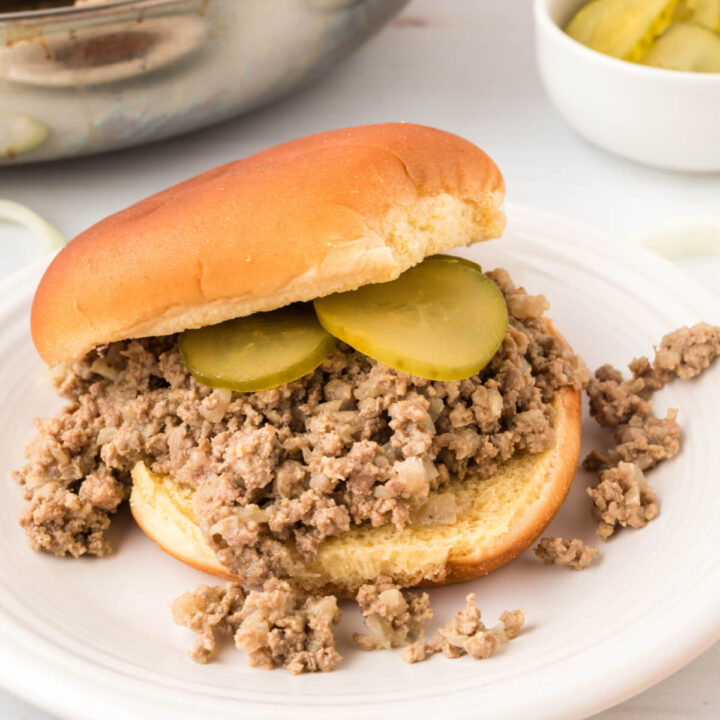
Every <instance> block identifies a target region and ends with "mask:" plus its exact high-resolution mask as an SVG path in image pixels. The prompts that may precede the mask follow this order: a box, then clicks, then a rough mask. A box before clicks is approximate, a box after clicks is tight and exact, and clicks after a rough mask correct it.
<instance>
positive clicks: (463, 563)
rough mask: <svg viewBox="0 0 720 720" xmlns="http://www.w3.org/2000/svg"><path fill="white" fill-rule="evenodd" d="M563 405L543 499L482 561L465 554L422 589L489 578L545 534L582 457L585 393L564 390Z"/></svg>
mask: <svg viewBox="0 0 720 720" xmlns="http://www.w3.org/2000/svg"><path fill="white" fill-rule="evenodd" d="M560 404H561V407H562V410H561V412H562V415H563V422H564V423H565V430H564V431H563V432H560V433H557V436H558V444H557V446H556V447H555V448H554V449H553V451H552V455H553V459H554V462H553V463H552V466H551V467H552V471H551V472H548V473H547V475H546V484H545V492H544V494H543V497H542V500H541V501H539V502H537V503H535V504H533V505H531V506H530V507H529V508H527V511H526V513H525V514H524V515H523V518H522V520H521V521H518V522H517V523H516V524H514V525H513V527H512V530H511V531H510V532H509V533H508V534H507V535H505V536H503V537H502V538H501V539H500V542H498V543H497V544H496V546H495V547H493V548H492V550H488V549H485V550H484V552H483V554H482V555H483V556H482V558H478V557H473V556H472V555H466V556H465V557H461V558H456V559H450V560H449V562H448V564H447V566H446V575H445V576H444V577H443V579H442V581H440V582H433V581H423V582H421V583H420V587H437V586H438V585H449V584H451V583H458V582H466V581H468V580H474V579H475V578H479V577H482V576H483V575H487V574H488V573H491V572H492V571H493V570H497V569H498V568H499V567H502V566H503V565H505V564H506V563H508V562H510V561H511V560H513V559H515V558H516V557H517V556H518V555H520V553H522V552H524V551H525V550H527V549H528V548H529V547H530V545H532V544H533V543H534V542H535V540H537V539H538V538H539V537H540V535H542V533H543V532H544V531H545V528H546V527H547V526H548V525H549V524H550V522H551V521H552V519H553V518H554V517H555V515H556V514H557V512H558V510H560V507H561V506H562V504H563V503H564V502H565V498H566V497H567V494H568V493H569V492H570V488H571V487H572V482H573V479H574V478H575V470H576V469H577V463H578V459H579V457H580V437H581V424H582V393H581V392H580V391H579V390H572V389H570V388H564V389H563V390H561V391H560Z"/></svg>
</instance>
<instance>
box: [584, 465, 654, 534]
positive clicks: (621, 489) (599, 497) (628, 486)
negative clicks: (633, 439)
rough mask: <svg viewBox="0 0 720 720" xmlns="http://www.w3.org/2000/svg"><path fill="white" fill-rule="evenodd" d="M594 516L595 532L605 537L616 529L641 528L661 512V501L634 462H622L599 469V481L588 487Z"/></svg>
mask: <svg viewBox="0 0 720 720" xmlns="http://www.w3.org/2000/svg"><path fill="white" fill-rule="evenodd" d="M588 494H589V495H590V498H591V499H592V501H593V511H594V514H595V517H597V519H598V520H599V521H600V522H599V525H598V535H599V536H600V537H601V538H602V539H603V540H607V538H609V537H610V536H611V535H612V534H613V533H614V532H615V528H616V527H617V526H618V525H620V526H621V527H632V528H642V527H645V526H646V525H647V524H648V523H649V522H650V520H653V519H654V518H656V517H657V515H658V513H659V512H660V503H659V501H658V499H657V496H656V495H655V493H654V492H653V491H652V490H651V488H650V486H649V485H648V484H647V481H646V480H645V475H643V471H642V470H641V469H640V468H639V467H638V466H637V465H635V464H634V463H627V462H621V463H618V465H617V466H616V467H611V468H608V469H607V470H602V471H601V472H600V482H599V483H598V485H596V486H595V487H594V488H589V489H588Z"/></svg>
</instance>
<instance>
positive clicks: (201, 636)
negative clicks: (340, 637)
mask: <svg viewBox="0 0 720 720" xmlns="http://www.w3.org/2000/svg"><path fill="white" fill-rule="evenodd" d="M172 610H173V617H174V618H175V622H176V623H177V624H178V625H183V626H185V627H188V628H190V629H191V630H193V631H194V632H196V633H198V637H197V639H196V641H195V645H194V647H193V649H192V650H191V651H190V653H189V655H190V657H191V658H192V659H193V660H197V661H198V662H203V663H204V662H208V660H210V659H211V658H212V655H213V653H214V652H215V648H216V635H217V634H218V633H220V634H224V635H233V636H234V639H235V645H236V646H237V647H238V648H239V649H240V650H244V651H245V652H246V653H247V655H248V658H249V664H250V665H251V666H252V667H261V668H265V669H268V670H272V669H273V668H277V667H285V668H287V669H288V670H289V671H290V672H291V673H292V674H293V675H297V674H299V673H303V672H318V671H320V672H328V671H330V670H333V669H334V668H335V666H336V665H337V664H338V662H340V660H341V657H340V655H339V654H338V652H337V650H336V649H335V637H334V635H333V630H334V629H335V626H336V625H337V624H338V622H339V621H340V616H341V615H340V610H339V609H338V606H337V599H336V598H335V596H333V595H327V596H325V597H319V596H318V597H315V596H311V597H305V596H303V595H301V594H300V593H298V592H297V591H295V590H294V589H293V588H291V587H290V585H289V584H288V583H287V582H285V581H283V580H277V579H271V580H268V581H267V582H266V583H265V586H264V587H263V589H262V590H253V591H251V592H250V593H248V595H247V596H245V594H244V592H243V590H242V588H241V587H240V586H239V585H237V584H233V583H231V584H229V585H227V586H226V587H225V588H221V587H218V586H215V587H208V586H207V585H201V586H199V587H198V588H197V589H196V590H195V591H194V592H191V593H185V594H184V595H181V596H180V597H179V598H177V599H176V600H175V601H174V602H173V605H172Z"/></svg>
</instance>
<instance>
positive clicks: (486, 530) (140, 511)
mask: <svg viewBox="0 0 720 720" xmlns="http://www.w3.org/2000/svg"><path fill="white" fill-rule="evenodd" d="M553 406H554V411H555V421H554V424H553V429H554V431H555V436H556V443H555V446H554V447H553V448H552V449H550V450H546V451H545V452H542V453H538V454H535V455H528V454H521V455H517V456H515V457H513V458H511V459H510V460H508V461H507V462H506V463H504V464H503V465H502V466H501V467H500V469H499V470H498V472H497V473H495V475H493V476H492V477H490V478H487V479H484V480H479V479H472V478H466V479H465V480H462V481H460V480H453V481H451V482H450V484H449V485H448V486H447V487H445V488H443V492H453V493H455V495H456V496H457V499H458V504H459V506H460V507H463V508H465V509H464V510H463V511H461V512H460V513H459V514H458V516H457V519H456V521H455V523H453V524H452V525H434V526H427V525H424V526H418V525H408V526H406V527H404V528H402V529H401V530H398V529H397V528H395V527H394V526H392V525H385V526H383V527H378V528H373V527H366V526H360V527H356V528H353V529H352V530H350V531H349V532H346V533H343V534H342V535H337V536H334V537H330V538H328V539H327V540H325V541H324V542H323V543H322V544H321V545H320V548H319V551H318V556H317V560H316V562H315V563H313V564H312V565H309V566H305V567H304V568H303V570H302V571H301V572H300V573H299V575H298V576H296V578H295V580H296V582H297V584H298V586H299V587H301V588H302V589H304V590H305V591H307V592H332V593H334V594H337V595H340V596H351V595H353V594H354V593H355V592H356V591H357V588H358V587H359V586H360V585H362V584H363V583H365V582H371V581H373V580H375V579H376V578H377V577H378V576H379V575H390V576H391V577H392V578H393V579H394V580H395V582H397V583H398V584H400V585H402V586H404V587H412V586H422V587H430V586H437V585H447V584H449V583H455V582H463V581H465V580H472V579H474V578H477V577H480V576H481V575H486V574H487V573H489V572H492V571H493V570H496V569H497V568H499V567H500V566H501V565H504V564H505V563H506V562H509V561H510V560H512V559H513V558H514V557H516V556H517V555H519V554H520V553H521V552H523V550H525V549H526V548H527V547H528V546H529V545H531V544H532V543H533V542H534V541H535V540H536V539H537V538H538V537H539V536H540V534H541V533H542V532H543V530H544V529H545V528H546V527H547V525H548V524H549V523H550V521H551V520H552V518H553V516H554V515H555V513H556V512H557V511H558V510H559V509H560V506H561V505H562V503H563V501H564V500H565V497H566V495H567V493H568V491H569V489H570V486H571V484H572V480H573V477H574V475H575V468H576V466H577V461H578V457H579V454H580V425H581V420H580V415H581V396H580V392H579V391H577V390H573V389H571V388H563V389H562V390H560V391H559V392H558V394H557V395H556V397H555V400H554V403H553ZM132 477H133V490H132V495H131V497H130V506H131V508H132V513H133V515H134V517H135V519H136V520H137V522H138V524H139V525H140V527H141V528H142V529H143V530H144V532H145V533H146V534H147V535H148V536H149V537H150V538H151V539H152V540H154V541H155V542H156V543H157V544H158V545H159V546H160V547H161V548H162V549H163V550H165V551H166V552H168V553H170V555H173V556H174V557H175V558H177V559H178V560H182V562H184V563H187V564H188V565H191V566H192V567H194V568H196V569H198V570H202V571H203V572H206V573H209V574H211V575H216V576H218V577H223V578H228V579H238V578H236V577H235V576H233V575H232V574H230V573H229V572H228V571H227V570H226V569H225V568H224V567H223V566H222V565H221V564H220V562H219V561H218V559H217V557H216V556H215V553H214V552H213V551H212V549H211V548H210V546H209V545H208V543H207V541H206V540H205V538H204V536H203V535H202V533H201V531H200V528H199V527H198V525H197V524H196V522H195V515H194V502H193V492H194V491H193V490H189V489H187V488H183V487H181V486H179V485H177V484H176V483H175V482H173V480H172V478H169V477H165V476H161V475H155V474H153V473H151V472H150V471H149V470H148V468H147V467H146V466H145V465H144V464H143V463H138V464H137V465H136V466H135V468H134V469H133V472H132ZM239 579H240V581H242V578H239Z"/></svg>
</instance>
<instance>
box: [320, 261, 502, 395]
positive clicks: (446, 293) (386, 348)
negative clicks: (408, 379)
mask: <svg viewBox="0 0 720 720" xmlns="http://www.w3.org/2000/svg"><path fill="white" fill-rule="evenodd" d="M314 304H315V310H316V312H317V315H318V318H319V319H320V322H321V323H322V325H323V327H324V328H325V329H326V330H327V331H328V332H330V333H332V334H333V335H335V336H336V337H338V338H339V339H340V340H342V341H343V342H346V343H347V344H348V345H351V346H352V347H354V348H355V349H356V350H358V351H359V352H361V353H364V354H365V355H368V356H369V357H371V358H373V359H375V360H378V361H379V362H382V363H384V364H385V365H389V366H390V367H392V368H394V369H396V370H400V371H402V372H406V373H409V374H411V375H417V376H419V377H423V378H427V379H429V380H448V381H450V380H462V379H463V378H466V377H470V376H471V375H474V374H475V373H477V372H479V371H480V370H482V368H484V367H485V366H486V365H487V364H488V363H489V362H490V360H492V358H493V357H494V355H495V353H496V352H497V350H498V348H499V347H500V343H501V342H502V340H503V337H505V331H506V330H507V323H508V314H507V306H506V304H505V298H504V297H503V295H502V293H501V292H500V289H499V288H498V287H497V285H495V283H494V282H493V281H492V280H490V278H488V277H487V276H486V275H485V274H484V273H483V272H482V269H481V268H480V266H479V265H476V264H475V263H472V262H470V261H469V260H464V259H462V258H456V257H450V256H442V255H436V256H432V257H429V258H427V259H426V260H425V261H424V262H422V263H420V264H419V265H416V266H415V267H413V268H410V269H409V270H407V271H406V272H404V273H403V274H402V275H400V277H398V278H397V279H395V280H392V281H390V282H386V283H375V284H372V285H364V286H363V287H361V288H358V289H357V290H352V291H350V292H344V293H338V294H335V295H329V296H327V297H323V298H318V299H317V300H315V301H314Z"/></svg>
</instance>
